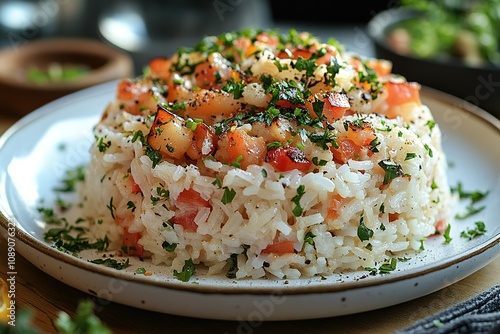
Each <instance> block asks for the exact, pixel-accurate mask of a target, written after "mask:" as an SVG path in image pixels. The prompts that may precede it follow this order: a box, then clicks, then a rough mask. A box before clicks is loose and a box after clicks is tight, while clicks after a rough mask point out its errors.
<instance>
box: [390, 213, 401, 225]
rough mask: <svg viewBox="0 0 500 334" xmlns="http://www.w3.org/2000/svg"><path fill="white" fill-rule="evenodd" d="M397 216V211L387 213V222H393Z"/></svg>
mask: <svg viewBox="0 0 500 334" xmlns="http://www.w3.org/2000/svg"><path fill="white" fill-rule="evenodd" d="M398 218H399V213H397V212H395V213H389V222H391V223H392V222H393V221H395V220H397V219H398Z"/></svg>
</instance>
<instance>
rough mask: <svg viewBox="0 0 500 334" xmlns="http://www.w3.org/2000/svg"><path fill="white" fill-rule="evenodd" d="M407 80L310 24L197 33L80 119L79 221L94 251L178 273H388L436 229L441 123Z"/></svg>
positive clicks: (443, 207)
mask: <svg viewBox="0 0 500 334" xmlns="http://www.w3.org/2000/svg"><path fill="white" fill-rule="evenodd" d="M419 91H420V86H419V85H418V84H417V83H413V82H407V81H406V80H405V79H404V78H403V77H401V76H398V75H396V74H392V73H391V64H390V63H389V62H387V61H384V60H380V59H371V58H364V57H361V56H359V55H355V54H351V53H349V52H347V51H345V50H344V49H343V48H342V47H341V46H340V45H339V44H338V43H337V42H335V41H334V40H331V41H329V42H327V43H324V42H321V41H320V40H318V39H317V38H316V37H315V36H313V35H311V34H309V33H299V32H296V31H294V30H290V31H289V32H287V33H285V34H281V33H279V32H278V31H261V30H245V31H239V32H230V33H226V34H223V35H220V36H209V37H206V38H204V39H203V40H202V41H201V42H200V43H199V44H197V45H195V46H193V47H192V48H184V49H180V50H179V51H178V52H177V53H175V54H174V55H173V56H172V57H170V58H156V59H153V60H152V61H151V62H150V63H149V66H148V69H147V70H146V71H145V72H144V74H143V75H142V76H140V77H137V78H135V79H127V80H122V81H121V82H120V83H119V85H118V87H117V94H116V99H115V101H112V102H111V103H110V104H109V106H108V107H107V108H106V110H105V111H104V113H103V115H102V118H101V120H100V121H99V122H98V124H96V126H95V128H94V136H95V138H96V141H95V143H94V144H93V145H92V147H91V148H90V152H91V161H90V163H89V165H88V166H87V167H86V177H85V180H84V183H83V187H82V189H81V199H82V202H83V209H84V212H85V219H87V220H88V221H90V222H95V223H94V224H92V223H91V224H92V226H91V230H92V233H93V234H94V236H95V237H96V238H101V239H103V238H104V236H107V238H108V240H109V249H117V250H120V249H124V250H126V253H127V255H128V256H134V255H138V256H141V257H144V258H151V261H152V263H154V264H157V265H165V266H168V267H170V268H171V270H172V273H173V275H175V276H176V277H178V278H179V279H181V280H185V281H187V280H189V279H190V278H191V277H192V275H196V269H195V268H196V266H202V265H203V266H206V267H207V268H208V273H209V274H213V275H218V274H220V275H226V276H227V277H230V278H235V279H243V278H254V279H255V278H261V277H267V276H269V277H277V278H283V277H286V278H287V279H293V278H298V277H312V276H315V275H318V276H321V277H324V276H326V275H328V274H332V273H336V272H339V271H346V270H359V269H364V268H379V269H373V270H374V271H379V272H381V273H388V272H390V271H392V270H394V269H395V266H396V262H395V258H396V257H399V258H404V257H407V256H410V255H411V253H414V252H418V251H420V250H421V247H422V245H423V240H425V239H426V238H428V237H430V236H431V235H434V234H435V232H436V229H438V228H440V227H447V226H448V224H447V223H443V221H444V222H446V219H447V218H448V216H449V212H448V206H449V198H450V193H449V186H448V184H447V178H446V159H445V155H444V153H443V151H442V147H441V132H440V129H439V125H438V124H436V123H435V122H434V120H433V117H432V114H431V112H430V110H429V109H428V108H427V107H426V106H425V105H423V104H422V103H421V101H420V98H419ZM97 222H99V224H98V223H97ZM441 232H445V231H444V230H443V231H441ZM397 254H399V255H397ZM381 264H384V265H383V266H381Z"/></svg>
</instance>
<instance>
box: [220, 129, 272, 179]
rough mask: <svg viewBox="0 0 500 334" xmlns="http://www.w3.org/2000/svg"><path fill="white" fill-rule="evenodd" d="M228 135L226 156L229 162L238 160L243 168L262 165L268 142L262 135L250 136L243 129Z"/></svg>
mask: <svg viewBox="0 0 500 334" xmlns="http://www.w3.org/2000/svg"><path fill="white" fill-rule="evenodd" d="M226 136H227V137H226V142H227V146H226V153H227V157H225V158H226V159H227V160H228V161H227V162H228V163H229V164H233V163H235V162H238V163H239V164H240V167H241V169H246V168H247V167H248V166H249V165H252V164H256V165H261V164H262V163H263V162H264V159H265V158H266V143H265V141H264V139H263V138H262V137H253V136H250V135H249V134H248V133H246V132H245V131H244V130H242V129H236V130H234V131H230V132H227V134H226ZM220 142H221V141H220V140H219V143H220ZM220 148H221V147H220V145H219V149H220Z"/></svg>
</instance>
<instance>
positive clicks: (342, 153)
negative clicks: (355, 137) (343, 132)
mask: <svg viewBox="0 0 500 334" xmlns="http://www.w3.org/2000/svg"><path fill="white" fill-rule="evenodd" d="M337 144H338V146H339V148H335V147H333V146H332V147H331V148H330V151H332V153H333V160H334V161H335V162H336V163H339V164H345V163H347V161H348V160H349V159H353V160H356V159H357V158H358V157H359V155H360V154H361V146H359V145H356V144H355V143H354V142H353V141H352V140H350V139H347V138H340V139H337Z"/></svg>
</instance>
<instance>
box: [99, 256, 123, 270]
mask: <svg viewBox="0 0 500 334" xmlns="http://www.w3.org/2000/svg"><path fill="white" fill-rule="evenodd" d="M90 262H91V263H95V264H101V265H104V266H106V267H109V268H113V269H117V270H122V269H125V268H128V267H130V263H129V259H127V260H126V261H117V260H115V259H110V258H108V259H95V260H91V261H90Z"/></svg>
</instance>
